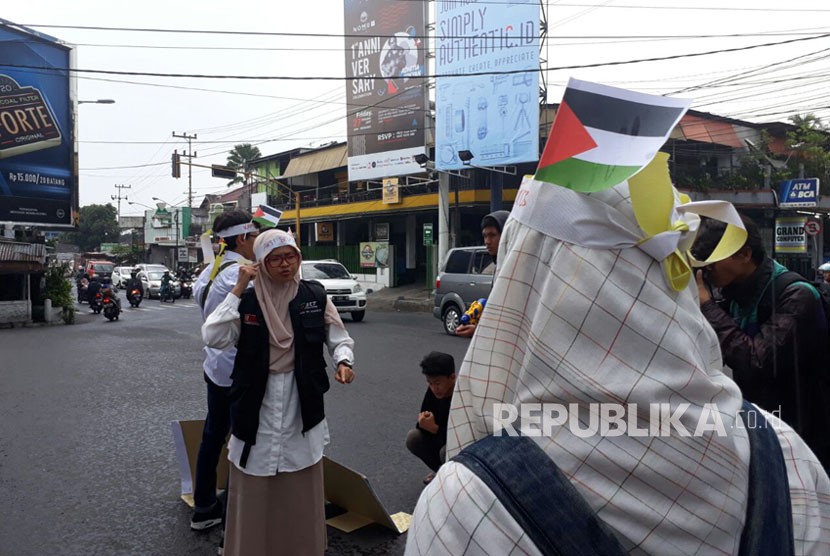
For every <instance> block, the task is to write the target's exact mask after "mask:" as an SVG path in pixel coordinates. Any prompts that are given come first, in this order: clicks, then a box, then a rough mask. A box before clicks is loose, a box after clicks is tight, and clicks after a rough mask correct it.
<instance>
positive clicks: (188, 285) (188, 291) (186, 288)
mask: <svg viewBox="0 0 830 556" xmlns="http://www.w3.org/2000/svg"><path fill="white" fill-rule="evenodd" d="M192 295H193V282H191V281H190V280H189V279H188V280H182V297H183V298H184V299H190V296H192Z"/></svg>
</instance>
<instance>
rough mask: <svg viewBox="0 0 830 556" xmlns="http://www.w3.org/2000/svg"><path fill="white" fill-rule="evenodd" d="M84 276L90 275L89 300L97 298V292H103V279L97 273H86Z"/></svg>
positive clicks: (87, 297)
mask: <svg viewBox="0 0 830 556" xmlns="http://www.w3.org/2000/svg"><path fill="white" fill-rule="evenodd" d="M84 277H85V278H87V277H88V279H89V283H88V284H87V286H86V300H87V302H91V301H92V300H93V299H95V295H96V294H99V293H101V280H100V279H99V278H98V276H97V275H96V274H93V275H92V276H88V275H86V274H84ZM82 281H83V280H82Z"/></svg>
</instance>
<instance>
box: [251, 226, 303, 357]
mask: <svg viewBox="0 0 830 556" xmlns="http://www.w3.org/2000/svg"><path fill="white" fill-rule="evenodd" d="M284 246H289V247H293V248H294V250H295V251H297V254H298V255H300V257H301V258H300V262H302V254H301V253H300V249H299V248H298V247H297V243H296V242H295V241H294V236H293V235H292V234H289V233H287V232H283V231H282V230H276V229H271V230H266V231H264V232H262V233H260V234H259V235H258V236H257V238H256V240H254V255H255V257H256V260H257V262H258V263H260V265H261V266H260V269H259V274H258V276H257V279H256V281H255V283H254V291H255V292H256V297H257V301H259V306H260V307H261V308H262V314H263V316H264V317H265V323H266V324H267V325H268V334H269V338H270V340H271V346H272V347H274V348H278V351H285V350H287V349H289V348H290V347H291V345H292V341H293V339H294V329H293V328H292V327H291V316H290V314H289V312H288V304H289V303H290V302H291V300H292V299H294V298H295V297H296V296H297V291H298V289H299V287H300V272H299V269H298V271H297V273H296V274H295V275H294V280H292V281H291V282H288V283H278V282H275V281H274V280H272V279H271V276H270V275H269V274H268V269H267V268H266V267H265V257H267V256H268V254H269V253H270V252H271V251H273V250H274V249H277V248H279V247H284ZM271 352H272V355H274V350H273V349H272V350H271ZM272 366H273V361H272Z"/></svg>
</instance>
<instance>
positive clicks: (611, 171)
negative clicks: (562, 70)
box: [535, 79, 692, 193]
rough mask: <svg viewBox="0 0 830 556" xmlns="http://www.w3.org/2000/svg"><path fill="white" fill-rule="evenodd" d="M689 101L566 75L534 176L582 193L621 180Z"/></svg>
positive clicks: (643, 161)
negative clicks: (561, 94) (566, 78)
mask: <svg viewBox="0 0 830 556" xmlns="http://www.w3.org/2000/svg"><path fill="white" fill-rule="evenodd" d="M691 102H692V101H691V100H689V99H676V98H670V97H662V96H656V95H646V94H643V93H636V92H633V91H627V90H625V89H618V88H616V87H608V86H606V85H599V84H597V83H589V82H587V81H580V80H578V79H571V80H569V81H568V87H567V89H565V95H564V96H563V97H562V102H561V104H560V105H559V110H558V112H557V113H556V119H555V120H554V122H553V127H552V128H551V131H550V136H549V137H548V141H547V144H546V145H545V150H544V152H543V153H542V157H541V159H540V160H539V168H538V169H537V170H536V176H535V178H536V179H537V180H539V181H544V182H548V183H553V184H556V185H561V186H563V187H567V188H570V189H573V190H574V191H580V192H583V193H589V192H592V191H602V190H603V189H608V188H609V187H612V186H614V185H617V184H618V183H622V182H623V181H625V180H627V179H628V178H630V177H631V176H633V175H634V174H636V173H637V172H639V171H640V170H641V169H642V168H643V167H645V166H646V165H647V164H648V163H649V162H650V161H651V159H652V158H654V155H656V154H657V152H658V151H659V150H660V147H662V146H663V143H665V142H666V139H667V138H668V136H669V134H670V133H671V131H672V129H674V126H675V125H677V122H679V121H680V118H682V117H683V114H685V113H686V110H688V108H689V105H690V104H691Z"/></svg>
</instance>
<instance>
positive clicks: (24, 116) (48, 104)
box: [0, 24, 78, 227]
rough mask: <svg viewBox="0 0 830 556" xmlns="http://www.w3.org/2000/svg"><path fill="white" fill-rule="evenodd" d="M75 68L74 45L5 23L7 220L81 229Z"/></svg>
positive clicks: (2, 90) (0, 193)
mask: <svg viewBox="0 0 830 556" xmlns="http://www.w3.org/2000/svg"><path fill="white" fill-rule="evenodd" d="M14 66H32V67H37V68H44V69H29V68H23V67H14ZM73 66H74V54H73V51H72V48H71V47H69V46H67V45H66V44H64V43H62V42H59V41H58V40H57V39H55V38H52V37H49V36H47V35H42V34H40V33H37V32H35V31H31V30H28V29H25V28H22V27H17V26H14V25H6V24H0V221H4V222H13V223H16V224H28V225H41V226H48V227H70V226H73V225H74V223H75V217H76V215H77V211H78V158H77V151H76V148H75V147H76V145H75V117H74V105H73V100H72V99H73V98H74V94H75V79H74V77H73V76H72V75H71V74H70V71H69V70H70V69H71V68H72V67H73Z"/></svg>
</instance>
